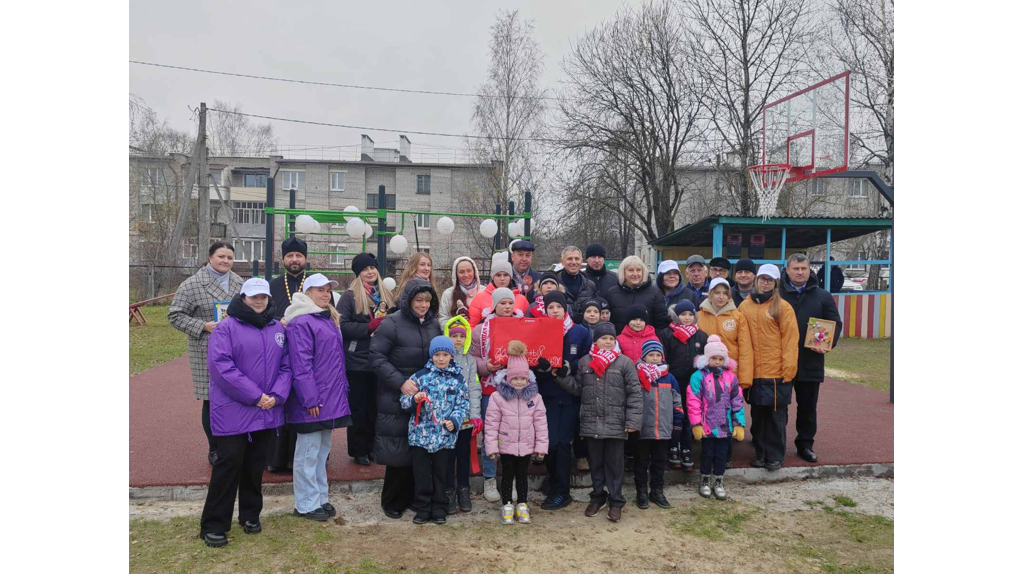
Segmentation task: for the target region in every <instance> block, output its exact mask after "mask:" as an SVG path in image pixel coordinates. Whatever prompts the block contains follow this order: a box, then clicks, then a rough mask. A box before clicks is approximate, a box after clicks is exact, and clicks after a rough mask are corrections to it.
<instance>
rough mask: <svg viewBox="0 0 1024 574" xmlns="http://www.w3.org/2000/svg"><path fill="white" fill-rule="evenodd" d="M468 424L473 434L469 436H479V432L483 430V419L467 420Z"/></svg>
mask: <svg viewBox="0 0 1024 574" xmlns="http://www.w3.org/2000/svg"><path fill="white" fill-rule="evenodd" d="M469 424H471V425H473V432H472V433H471V436H476V435H478V434H480V431H482V430H484V421H483V419H469Z"/></svg>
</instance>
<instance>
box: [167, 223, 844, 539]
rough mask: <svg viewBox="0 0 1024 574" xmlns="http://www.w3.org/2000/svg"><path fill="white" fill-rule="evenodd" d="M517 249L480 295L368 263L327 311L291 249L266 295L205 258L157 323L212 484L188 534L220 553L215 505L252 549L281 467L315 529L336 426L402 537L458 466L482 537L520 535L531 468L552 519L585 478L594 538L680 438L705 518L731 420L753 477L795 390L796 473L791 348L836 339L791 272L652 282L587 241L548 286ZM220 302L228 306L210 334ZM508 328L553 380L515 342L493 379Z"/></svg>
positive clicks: (328, 295)
mask: <svg viewBox="0 0 1024 574" xmlns="http://www.w3.org/2000/svg"><path fill="white" fill-rule="evenodd" d="M534 249H535V246H534V245H533V244H532V243H531V242H530V241H526V240H518V241H516V242H514V243H513V244H512V245H511V246H510V249H509V251H508V252H507V253H500V254H497V255H496V256H495V257H494V258H493V259H492V261H491V272H490V278H489V279H488V280H487V281H485V279H484V277H483V276H481V274H480V272H479V269H478V266H477V262H476V261H475V260H473V259H472V258H469V257H460V258H457V259H456V260H455V261H454V263H453V265H452V283H453V284H452V286H451V287H449V288H447V289H445V290H444V291H443V292H442V293H441V295H440V296H438V290H437V288H436V286H435V283H434V269H433V267H434V266H433V259H432V258H431V256H430V255H429V254H426V253H416V254H414V255H413V256H412V257H411V258H410V259H409V262H408V265H407V266H406V268H405V270H404V272H403V273H402V275H401V277H400V279H399V281H398V285H397V287H396V290H395V292H394V293H392V292H391V291H389V290H388V289H387V288H386V287H385V286H384V282H383V278H382V276H381V274H380V271H379V269H378V264H377V260H376V259H375V257H374V256H373V255H372V254H369V253H362V254H360V255H358V256H356V257H355V258H353V260H352V264H351V271H352V274H353V276H354V277H353V280H352V282H351V284H350V286H349V288H348V289H347V290H345V291H344V292H343V293H342V294H340V295H339V294H337V293H334V289H336V288H337V287H338V283H337V282H335V281H331V280H329V279H328V278H327V277H325V276H323V275H321V274H319V273H315V274H313V273H307V271H306V267H307V266H306V255H307V247H306V244H305V242H303V241H302V240H301V239H298V238H294V237H292V238H288V239H286V240H285V241H284V243H283V244H282V264H283V269H284V271H285V273H283V274H282V275H281V276H279V277H277V278H275V279H274V280H273V281H271V282H269V283H268V282H267V281H265V280H263V279H259V278H253V279H249V280H247V281H244V282H243V280H242V279H241V278H240V277H239V276H237V275H235V274H234V273H233V272H232V271H231V265H232V262H233V248H232V246H231V245H230V244H227V243H223V242H219V243H215V244H213V245H212V246H211V247H210V251H209V262H208V264H207V265H205V266H204V267H202V268H201V269H200V270H199V271H198V272H197V273H196V274H195V275H194V276H192V277H191V278H189V279H188V280H186V281H185V282H184V283H183V284H182V285H181V287H179V289H178V291H177V293H176V295H175V299H174V302H173V303H172V306H171V310H170V313H169V315H168V318H169V320H170V323H171V324H172V325H173V326H174V327H176V328H178V329H179V330H182V331H184V332H185V333H186V334H187V335H188V337H189V342H188V350H189V357H190V365H191V369H192V376H193V381H194V391H195V396H196V398H197V399H199V400H201V401H203V409H202V422H203V428H204V430H205V432H206V435H207V438H208V442H209V447H210V448H209V455H208V456H209V461H210V464H211V465H212V466H213V470H212V473H211V478H210V487H209V493H208V497H207V501H206V505H205V507H204V510H203V515H202V518H201V525H200V537H201V538H203V540H204V541H205V542H206V543H207V544H208V545H210V546H223V545H225V544H227V541H228V540H227V532H228V531H229V530H230V528H231V526H232V520H231V518H232V509H233V504H234V501H235V498H236V496H237V499H238V503H239V513H238V521H239V523H240V524H241V526H242V528H243V530H244V532H246V533H257V532H259V531H260V529H261V526H260V522H259V514H260V511H261V509H262V496H261V494H260V489H261V480H262V473H263V470H264V468H268V469H269V470H272V471H287V470H288V469H289V468H290V469H291V471H292V473H293V484H294V491H295V509H294V512H295V514H296V515H298V516H301V517H304V518H308V519H311V520H317V521H326V520H328V519H329V518H330V517H331V516H333V515H335V513H336V510H335V508H334V507H333V506H332V505H331V504H330V502H329V499H328V489H327V471H326V463H327V457H328V456H329V455H330V451H331V435H332V431H333V430H334V429H335V428H346V432H347V439H348V440H347V444H348V455H349V456H351V457H352V458H353V459H354V461H355V462H356V463H357V464H363V465H369V464H373V463H376V464H380V465H384V466H385V473H384V484H383V488H382V491H381V507H382V510H383V512H384V513H385V515H386V516H388V517H390V518H395V519H398V518H401V517H402V516H403V514H404V513H405V511H406V510H408V509H411V510H412V511H413V512H414V516H413V521H414V522H416V523H418V524H422V523H425V522H428V521H432V522H435V523H444V522H445V521H446V520H447V517H448V516H450V515H452V514H454V513H456V512H458V511H464V512H466V511H470V510H471V509H472V507H473V503H472V497H471V494H470V488H469V476H470V474H471V472H475V471H476V470H477V468H479V472H480V473H481V474H482V476H483V478H484V490H483V497H484V499H485V500H486V501H488V502H491V503H499V508H500V513H499V515H500V520H501V522H502V523H505V524H511V523H514V522H519V523H529V522H530V521H531V514H530V508H529V505H528V503H527V475H528V471H529V468H530V465H531V464H543V465H545V466H546V470H547V477H546V479H545V481H544V486H543V489H544V494H545V495H546V497H545V499H544V501H543V503H542V504H541V508H543V509H546V510H558V509H562V508H565V507H566V506H568V505H569V504H570V503H571V502H572V497H571V495H570V490H569V487H570V475H571V472H572V469H573V468H576V469H577V470H580V471H589V472H590V475H591V479H592V483H593V488H592V492H591V494H590V501H589V504H588V505H587V507H586V510H585V514H586V516H588V517H592V516H595V515H596V514H597V513H598V512H600V511H601V510H602V509H603V508H604V507H605V506H607V507H608V518H609V519H610V520H612V521H618V520H619V519H620V518H621V514H622V508H623V507H624V506H625V504H626V500H625V498H624V496H623V493H622V485H623V478H624V474H625V472H626V471H627V470H628V469H632V471H633V474H634V478H635V484H636V505H637V506H638V507H639V508H641V509H646V508H648V507H649V504H650V503H651V502H653V503H654V504H656V505H658V506H661V507H665V508H668V507H669V506H670V503H669V501H668V499H667V498H666V497H665V493H664V485H665V473H666V470H667V469H668V468H669V467H674V468H683V469H685V470H692V469H693V467H694V462H693V459H692V458H691V446H692V444H693V442H694V441H699V442H700V445H701V449H700V475H701V476H700V481H699V486H698V491H699V493H700V495H701V496H705V497H714V498H717V499H725V498H726V496H727V494H726V491H725V486H724V483H723V476H724V474H725V469H726V468H727V467H728V465H729V460H730V457H731V453H732V441H733V440H738V441H742V440H744V435H745V430H744V429H745V428H746V427H747V424H746V422H747V421H746V417H745V412H744V402H746V403H747V404H749V405H750V407H751V408H750V419H751V421H750V425H749V428H750V434H751V437H752V440H753V443H754V449H755V456H754V460H753V461H752V462H751V465H752V466H755V467H764V468H767V469H768V470H774V469H777V468H779V467H780V466H781V465H782V461H783V458H784V454H785V444H786V423H787V419H788V406H789V403H790V401H791V398H792V395H793V394H794V389H795V394H796V399H797V403H798V404H797V437H796V446H797V451H798V454H799V456H801V457H802V458H804V459H805V460H808V461H809V462H816V461H817V455H816V454H815V453H814V451H813V449H812V447H813V442H814V435H815V431H816V404H817V398H818V387H819V385H820V383H821V382H822V380H823V378H824V356H823V353H822V352H816V351H814V350H811V349H808V348H805V347H804V346H803V345H802V341H803V338H804V335H805V331H806V328H807V322H808V319H809V318H811V317H818V318H824V319H829V320H833V321H836V322H837V323H839V324H840V325H841V320H840V317H839V314H838V311H837V309H836V306H835V304H834V302H833V300H832V298H831V296H830V295H829V294H828V293H827V292H825V291H824V290H823V289H821V288H819V286H818V283H817V278H816V277H815V275H814V274H813V273H811V271H810V266H809V261H808V260H807V257H806V256H804V255H802V254H795V255H792V256H791V257H790V258H789V259H788V261H787V262H786V266H785V270H784V271H782V272H780V270H779V268H778V267H777V266H775V265H771V264H766V265H761V266H759V267H758V266H755V264H754V262H753V261H751V260H749V259H741V260H739V261H738V262H736V264H735V265H732V264H731V263H730V261H729V260H727V259H724V258H721V257H716V258H714V259H712V260H711V261H710V262H706V261H705V260H704V258H703V257H702V256H700V255H694V256H691V257H690V258H689V259H688V260H687V261H686V265H685V268H684V269H680V267H679V264H678V263H677V262H675V261H663V262H661V264H660V265H659V266H658V269H657V273H656V274H655V276H654V277H653V278H652V277H651V276H650V273H649V271H648V268H647V266H646V265H645V264H644V262H643V261H642V260H641V259H640V258H638V257H633V256H631V257H627V258H625V259H624V260H623V261H622V262H621V264H620V266H619V268H618V271H617V273H616V272H610V271H608V270H607V269H606V268H605V265H604V257H605V250H604V248H603V246H601V245H599V244H591V245H589V246H587V248H586V250H581V249H579V248H578V247H575V246H569V247H566V248H565V249H563V250H562V253H561V265H562V268H561V270H560V271H558V272H554V271H545V272H543V273H541V272H538V271H536V270H534V269H533V268H532V267H533V254H534ZM584 262H586V267H585V268H584V266H583V264H584ZM684 272H685V277H684V275H683V274H684ZM730 272H731V273H732V277H730ZM223 301H230V304H229V305H228V306H227V312H226V317H225V318H224V319H222V320H220V321H219V322H217V321H216V320H215V317H214V313H215V305H216V303H218V302H223ZM522 317H548V318H551V319H555V320H557V321H559V322H560V324H561V328H562V343H563V345H562V346H563V348H562V353H561V356H562V364H560V365H559V364H551V362H549V361H547V360H546V359H544V358H543V357H540V358H539V359H537V360H536V361H535V364H533V365H531V364H529V362H528V361H527V357H526V355H527V350H526V345H525V344H524V343H523V342H521V341H517V340H512V341H511V342H509V343H508V344H507V350H508V353H507V356H508V358H507V360H502V361H500V362H498V363H495V362H494V360H495V359H493V358H492V357H493V356H494V355H492V353H491V350H492V344H493V342H494V341H495V339H496V331H497V330H498V329H501V328H505V329H510V327H509V325H512V324H514V322H509V321H497V322H495V321H494V319H497V318H522ZM836 331H837V333H838V332H839V331H841V326H839V327H837V330H836ZM502 335H503V340H505V339H508V337H509V336H511V337H512V338H513V339H514V337H515V335H516V334H515V333H514V332H512V333H504V334H502ZM499 463H500V469H501V473H500V474H501V484H500V485H499V484H498V481H497V476H498V474H499V473H498V468H499ZM513 485H514V486H515V490H516V493H515V499H514V500H513V497H512V488H513ZM499 486H500V488H499Z"/></svg>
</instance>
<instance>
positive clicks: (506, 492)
mask: <svg viewBox="0 0 1024 574" xmlns="http://www.w3.org/2000/svg"><path fill="white" fill-rule="evenodd" d="M529 473H530V455H526V456H515V455H512V454H503V455H501V503H502V504H509V503H510V502H512V481H513V480H515V482H516V503H517V504H518V503H520V502H526V494H527V489H528V488H529V484H528V483H527V479H528V478H529Z"/></svg>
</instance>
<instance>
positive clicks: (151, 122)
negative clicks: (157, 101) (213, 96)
mask: <svg viewBox="0 0 1024 574" xmlns="http://www.w3.org/2000/svg"><path fill="white" fill-rule="evenodd" d="M194 139H195V137H194V136H191V135H189V133H188V132H187V131H184V130H176V129H174V128H172V127H170V126H169V125H168V124H167V120H161V119H160V118H158V117H157V114H156V112H154V111H153V110H152V109H151V108H150V107H149V106H147V105H146V101H145V100H143V99H142V98H140V97H139V96H136V95H134V94H128V149H129V152H134V153H144V154H149V155H166V154H168V153H183V154H191V153H192V145H193V143H194V141H193V140H194Z"/></svg>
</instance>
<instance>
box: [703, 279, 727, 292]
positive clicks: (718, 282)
mask: <svg viewBox="0 0 1024 574" xmlns="http://www.w3.org/2000/svg"><path fill="white" fill-rule="evenodd" d="M719 285H725V290H726V291H728V290H730V289H731V287H729V282H728V281H727V280H725V279H722V278H721V277H715V278H714V279H712V280H711V285H709V286H708V293H710V292H711V290H712V289H714V288H715V287H718V286H719Z"/></svg>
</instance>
